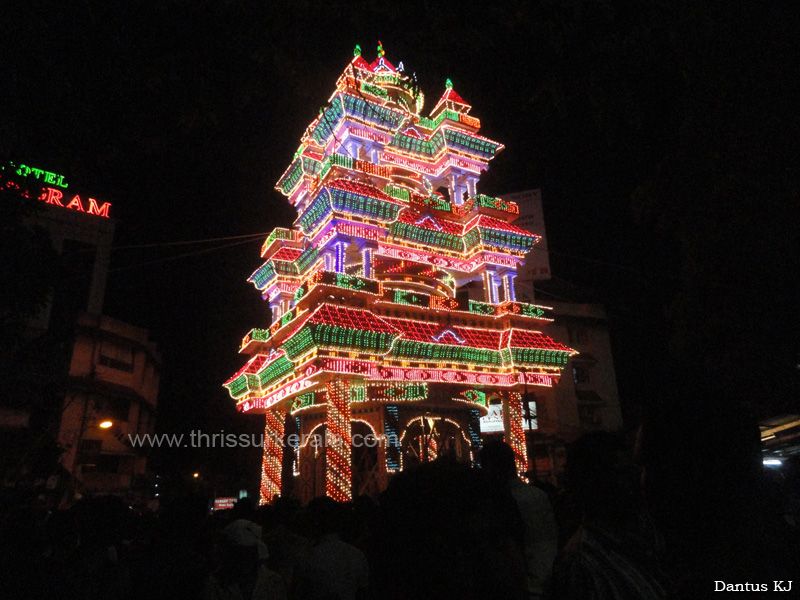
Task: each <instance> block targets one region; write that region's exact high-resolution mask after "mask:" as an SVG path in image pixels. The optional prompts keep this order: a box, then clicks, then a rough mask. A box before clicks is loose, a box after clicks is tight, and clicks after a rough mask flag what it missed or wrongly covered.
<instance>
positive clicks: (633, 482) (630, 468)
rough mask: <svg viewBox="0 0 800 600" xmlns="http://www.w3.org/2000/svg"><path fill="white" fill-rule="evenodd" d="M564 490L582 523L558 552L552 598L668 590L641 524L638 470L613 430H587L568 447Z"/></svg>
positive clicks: (639, 595)
mask: <svg viewBox="0 0 800 600" xmlns="http://www.w3.org/2000/svg"><path fill="white" fill-rule="evenodd" d="M566 484H567V493H568V494H569V495H570V496H571V499H572V502H573V506H574V507H575V508H576V510H577V511H578V515H577V516H578V519H579V523H580V525H579V526H578V528H577V531H575V533H574V534H573V535H572V537H571V538H570V539H569V540H568V541H567V543H566V545H565V547H564V548H563V550H562V552H561V554H560V555H559V556H558V558H557V560H556V563H555V566H554V570H553V589H552V591H553V597H554V598H559V599H564V600H578V599H581V600H583V599H585V598H592V599H595V600H629V599H630V600H634V599H635V600H660V599H662V598H666V597H667V596H668V593H669V592H670V587H669V586H668V584H667V578H666V577H665V575H664V573H663V571H662V569H661V568H660V565H659V563H658V559H657V555H656V552H655V550H656V548H655V545H654V543H653V537H652V533H653V532H652V528H650V529H649V530H648V529H647V528H646V527H643V526H642V523H643V521H642V519H641V516H642V513H641V510H640V509H641V501H640V500H641V494H640V491H639V472H638V469H637V468H636V466H635V463H634V461H633V458H632V456H631V453H630V452H629V451H628V449H627V447H626V446H625V444H624V443H623V441H622V440H621V439H620V437H619V436H617V435H616V434H613V433H610V432H607V431H598V432H592V433H587V434H585V435H583V436H582V437H580V438H579V439H578V440H577V441H575V442H574V443H573V444H572V445H571V446H570V447H569V449H568V451H567V464H566Z"/></svg>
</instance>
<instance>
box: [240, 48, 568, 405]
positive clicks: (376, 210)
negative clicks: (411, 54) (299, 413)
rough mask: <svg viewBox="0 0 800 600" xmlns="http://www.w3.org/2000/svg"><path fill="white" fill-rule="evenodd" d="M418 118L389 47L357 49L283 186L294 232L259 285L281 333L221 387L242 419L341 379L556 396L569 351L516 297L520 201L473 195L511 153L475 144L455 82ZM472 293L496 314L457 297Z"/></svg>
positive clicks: (253, 338)
mask: <svg viewBox="0 0 800 600" xmlns="http://www.w3.org/2000/svg"><path fill="white" fill-rule="evenodd" d="M422 106H423V95H422V93H421V92H420V91H419V90H418V89H417V87H416V85H415V81H414V79H413V77H410V76H408V75H406V74H405V73H404V72H403V70H402V69H401V68H396V67H395V66H393V65H392V64H391V63H390V62H389V61H388V60H387V59H386V58H385V56H384V55H383V50H382V48H381V47H380V46H379V55H378V57H377V58H376V60H374V61H373V62H372V63H367V61H366V60H364V59H363V58H362V57H361V55H360V50H358V48H357V52H356V55H355V57H354V58H353V60H352V62H351V63H350V64H349V65H348V67H347V68H346V69H345V71H344V73H342V75H341V76H340V77H339V79H338V82H337V87H336V91H335V92H334V93H333V95H332V96H331V97H330V100H329V102H328V105H327V107H326V108H325V109H324V110H322V111H321V112H320V114H319V116H318V117H317V118H316V119H315V120H314V121H313V122H312V123H311V125H309V127H308V128H307V129H306V132H305V134H304V136H303V138H302V142H301V144H300V147H299V148H298V150H297V152H296V153H295V155H294V158H293V159H292V162H291V163H290V165H289V167H288V168H287V170H286V171H285V173H284V174H283V176H282V177H281V178H280V180H279V181H278V184H277V187H276V189H278V190H279V191H280V192H282V193H283V194H284V195H285V196H286V197H287V198H288V199H289V201H290V202H291V203H292V204H293V205H294V206H295V207H296V208H297V211H298V217H297V220H296V221H295V224H294V227H293V228H292V229H281V228H279V229H276V230H275V231H273V233H272V234H271V235H270V236H269V237H268V238H267V240H266V242H265V243H264V245H263V247H262V251H261V256H262V258H263V259H264V260H265V262H264V263H263V265H262V266H261V267H259V268H258V270H256V272H255V273H253V275H252V276H251V277H250V281H251V282H252V283H253V284H254V285H255V286H256V287H257V288H258V289H259V290H260V291H261V292H262V294H263V297H264V299H265V300H268V301H269V303H270V306H271V308H272V311H273V323H272V325H271V327H269V328H268V329H253V330H252V331H251V332H250V333H249V334H248V335H247V336H246V337H245V338H244V340H243V341H242V345H241V349H240V350H241V352H242V353H244V354H247V355H249V356H251V358H250V359H249V360H248V362H247V363H246V364H245V366H244V367H243V368H242V369H241V370H240V371H239V372H238V373H236V374H235V375H234V376H233V377H232V378H231V379H230V380H229V381H228V382H226V384H225V386H226V387H227V388H228V390H229V392H230V394H231V396H232V397H233V398H235V399H236V400H237V403H238V407H239V409H240V410H243V411H255V412H264V411H265V410H268V409H270V408H272V407H275V406H276V405H278V404H283V402H284V401H285V402H287V403H288V402H291V403H292V405H293V406H294V408H295V409H299V408H302V407H303V406H304V403H309V402H313V394H309V393H308V392H310V391H313V389H315V388H316V386H317V385H318V384H319V382H320V381H321V380H322V379H323V377H324V376H326V374H328V375H329V374H331V373H337V374H347V375H349V376H351V378H356V379H357V380H358V381H359V382H362V383H361V386H360V387H356V388H354V389H355V390H356V391H354V392H353V401H357V400H370V399H377V400H379V399H381V398H382V397H383V396H384V395H386V393H387V392H386V390H387V385H388V386H389V387H390V388H391V389H395V390H396V391H395V392H394V393H393V395H392V397H391V399H392V401H394V402H396V401H398V400H403V399H404V398H403V397H402V396H403V394H405V392H404V391H402V390H407V389H411V388H412V387H413V388H414V389H415V390H417V391H419V388H420V386H422V387H423V388H424V387H425V385H426V384H428V383H437V382H438V383H447V384H455V385H463V386H465V387H464V394H463V395H464V400H465V401H468V402H474V403H477V404H481V403H483V404H484V405H485V401H486V400H485V395H482V394H475V393H469V390H475V389H477V390H480V389H482V388H486V387H495V388H496V387H500V388H511V387H518V386H520V385H522V384H523V381H524V382H525V383H526V384H528V385H551V384H552V382H553V381H554V379H555V378H556V377H557V376H558V374H559V372H560V370H561V369H562V368H563V367H564V365H565V364H566V361H567V358H568V357H569V356H570V355H572V354H574V353H575V352H574V351H573V350H571V349H570V348H567V347H566V346H564V345H562V344H560V343H558V342H555V341H554V340H552V339H550V338H549V337H547V336H546V335H544V334H543V333H541V331H540V330H541V328H542V327H543V326H544V325H546V324H547V323H548V322H549V321H550V319H549V318H548V317H547V309H546V308H545V307H541V306H536V305H531V304H524V303H520V302H516V301H515V298H514V290H513V277H514V275H515V273H516V268H517V266H518V265H519V264H520V263H521V262H522V261H523V260H524V256H525V254H526V253H527V252H529V251H530V250H531V248H533V246H534V244H536V242H537V241H538V237H537V236H536V235H534V234H531V233H529V232H527V231H524V230H522V229H520V228H519V227H517V226H515V225H514V224H513V221H514V219H515V218H516V217H517V216H518V214H519V208H518V207H517V206H516V205H515V204H513V203H511V202H505V201H503V200H501V199H499V198H493V197H489V196H485V195H482V194H478V193H477V192H476V189H475V185H476V183H477V180H478V178H479V177H480V174H481V172H482V171H483V170H485V169H486V168H487V163H488V161H489V160H491V159H492V158H493V157H494V155H495V154H496V153H497V152H499V151H500V150H502V148H503V146H502V145H501V144H499V143H497V142H495V141H492V140H490V139H488V138H485V137H483V136H481V135H479V134H478V131H479V129H480V121H479V120H478V119H477V118H475V117H473V116H471V115H469V112H470V108H471V107H470V106H469V105H468V104H467V103H466V102H465V101H464V100H463V99H462V98H461V96H459V94H458V93H456V91H455V90H454V89H453V86H452V84H451V83H450V81H449V80H448V81H447V84H446V87H445V91H444V93H443V95H442V96H441V98H440V99H439V100H438V101H437V103H436V104H435V106H434V108H433V110H432V111H431V113H430V115H429V116H427V117H425V116H422V114H421V110H422ZM443 188H444V189H445V190H447V193H446V194H444V193H442V192H441V191H437V190H442V189H443ZM470 282H475V284H481V285H483V286H484V287H485V288H486V289H487V293H486V296H485V298H484V300H486V301H478V300H469V299H467V298H466V297H464V296H463V295H459V297H457V293H456V290H457V289H459V288H461V287H462V286H464V285H468V284H469V283H470ZM403 382H405V383H403ZM408 382H415V383H414V385H411V386H409V385H408ZM401 384H402V385H401ZM392 386H394V387H392ZM408 399H412V398H408Z"/></svg>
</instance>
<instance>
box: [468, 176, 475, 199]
mask: <svg viewBox="0 0 800 600" xmlns="http://www.w3.org/2000/svg"><path fill="white" fill-rule="evenodd" d="M476 193H477V190H476V189H475V178H474V177H470V178H469V179H467V194H468V195H469V197H470V198H472V197H473V196H474V195H475V194H476Z"/></svg>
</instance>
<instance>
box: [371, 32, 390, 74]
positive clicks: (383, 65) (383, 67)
mask: <svg viewBox="0 0 800 600" xmlns="http://www.w3.org/2000/svg"><path fill="white" fill-rule="evenodd" d="M369 68H370V69H372V71H373V72H375V73H377V72H378V71H390V72H392V73H396V72H397V69H395V68H394V65H392V63H390V62H389V61H388V60H386V50H384V49H383V43H382V42H381V41H380V40H379V41H378V57H377V58H376V59H375V60H374V61H372V64H370V66H369Z"/></svg>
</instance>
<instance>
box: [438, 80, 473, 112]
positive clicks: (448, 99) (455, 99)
mask: <svg viewBox="0 0 800 600" xmlns="http://www.w3.org/2000/svg"><path fill="white" fill-rule="evenodd" d="M471 108H472V106H470V105H469V104H467V102H466V101H465V100H464V99H463V98H462V97H461V96H460V95H459V94H458V92H456V91H455V90H454V89H453V82H452V81H450V79H447V80H446V81H445V82H444V94H442V97H441V98H439V101H438V102H437V103H436V106H434V107H433V110H432V111H431V116H432V117H435V116H436V115H437V114H438V113H439V112H441V111H442V110H443V109H448V110H452V111H455V112H457V113H462V114H465V115H466V114H467V113H469V111H470V109H471Z"/></svg>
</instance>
